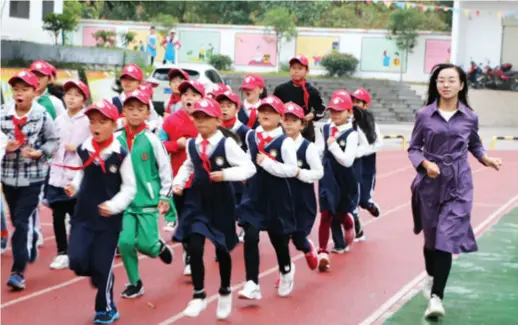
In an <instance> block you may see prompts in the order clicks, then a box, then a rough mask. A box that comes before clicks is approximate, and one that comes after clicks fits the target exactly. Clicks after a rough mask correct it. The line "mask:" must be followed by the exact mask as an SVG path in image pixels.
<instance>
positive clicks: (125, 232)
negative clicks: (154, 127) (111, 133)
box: [118, 130, 176, 285]
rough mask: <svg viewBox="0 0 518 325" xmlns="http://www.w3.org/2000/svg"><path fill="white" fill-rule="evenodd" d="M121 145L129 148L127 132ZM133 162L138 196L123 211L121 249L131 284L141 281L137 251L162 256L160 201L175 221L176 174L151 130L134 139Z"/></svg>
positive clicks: (170, 219) (122, 137) (122, 136)
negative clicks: (159, 225)
mask: <svg viewBox="0 0 518 325" xmlns="http://www.w3.org/2000/svg"><path fill="white" fill-rule="evenodd" d="M118 140H119V141H120V142H121V143H122V145H123V146H124V147H126V148H128V143H127V137H126V131H122V132H121V133H120V135H119V136H118ZM131 162H132V163H133V169H134V170H135V180H136V184H137V194H136V196H135V199H134V200H133V202H131V204H130V205H129V206H128V207H127V208H126V211H124V215H123V217H122V232H121V234H120V238H119V250H120V255H121V258H122V262H123V263H124V267H125V268H126V272H127V274H128V278H129V281H130V283H131V284H133V285H134V284H136V283H137V282H138V281H139V280H140V275H139V272H138V257H137V250H138V251H139V252H141V253H142V254H145V255H148V256H150V257H157V256H158V254H159V253H160V247H161V243H160V234H159V230H158V219H159V211H158V208H157V207H158V202H159V201H160V200H165V201H167V202H169V204H170V205H171V209H170V210H169V212H168V213H167V214H166V221H174V220H175V219H176V209H175V207H174V203H173V200H172V179H173V177H172V176H173V172H172V171H171V165H170V162H169V157H168V156H167V152H166V151H165V148H164V147H163V145H162V143H161V142H160V139H159V138H158V137H157V136H156V135H155V134H153V133H152V132H151V131H149V130H144V131H142V132H140V133H138V134H137V135H135V138H134V140H133V145H132V148H131Z"/></svg>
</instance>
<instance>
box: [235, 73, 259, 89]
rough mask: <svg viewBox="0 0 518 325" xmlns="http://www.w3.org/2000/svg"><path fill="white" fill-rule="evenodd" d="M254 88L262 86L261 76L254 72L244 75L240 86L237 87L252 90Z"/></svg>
mask: <svg viewBox="0 0 518 325" xmlns="http://www.w3.org/2000/svg"><path fill="white" fill-rule="evenodd" d="M255 88H264V79H263V77H261V76H259V75H256V74H248V75H246V76H245V79H243V83H242V84H241V87H239V89H240V90H244V89H245V90H252V89H255Z"/></svg>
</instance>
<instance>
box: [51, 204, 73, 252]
mask: <svg viewBox="0 0 518 325" xmlns="http://www.w3.org/2000/svg"><path fill="white" fill-rule="evenodd" d="M50 207H51V208H52V218H53V220H52V225H53V226H54V235H55V236H56V246H57V250H58V255H65V254H66V253H67V249H68V243H67V228H66V225H65V218H66V216H67V214H69V215H70V217H72V216H73V215H74V209H75V207H76V200H75V199H73V200H66V201H58V202H54V203H52V204H51V205H50Z"/></svg>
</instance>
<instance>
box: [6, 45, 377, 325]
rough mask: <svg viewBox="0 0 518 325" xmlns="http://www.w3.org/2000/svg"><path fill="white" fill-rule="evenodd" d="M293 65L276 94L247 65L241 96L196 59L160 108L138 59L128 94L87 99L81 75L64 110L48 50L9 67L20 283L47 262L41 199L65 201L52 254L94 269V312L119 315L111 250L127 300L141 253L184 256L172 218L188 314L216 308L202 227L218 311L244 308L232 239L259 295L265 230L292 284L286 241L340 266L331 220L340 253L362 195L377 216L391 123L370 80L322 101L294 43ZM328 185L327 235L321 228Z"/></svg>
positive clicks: (108, 319)
mask: <svg viewBox="0 0 518 325" xmlns="http://www.w3.org/2000/svg"><path fill="white" fill-rule="evenodd" d="M289 64H290V74H291V76H292V79H291V80H289V81H288V82H286V83H284V84H281V85H279V86H278V87H277V88H276V89H275V91H274V94H273V95H270V96H267V94H266V85H265V83H264V80H263V79H262V77H261V76H259V75H254V74H249V75H247V76H246V77H245V78H244V81H243V84H242V85H241V87H240V90H241V91H242V92H243V94H244V97H245V99H244V100H243V101H241V100H240V96H239V95H238V94H236V93H234V92H233V91H232V90H231V89H230V88H229V87H227V86H225V85H218V86H217V87H216V88H215V89H213V90H212V91H211V92H210V93H209V92H206V89H205V87H204V86H203V85H202V84H201V83H199V82H198V81H196V80H191V79H190V77H189V75H188V74H187V73H186V72H185V71H183V70H181V69H172V70H171V71H170V72H169V81H170V87H171V89H172V95H171V98H170V99H169V100H168V101H167V102H166V103H164V104H165V112H164V117H163V118H162V117H161V116H160V115H158V114H157V113H156V111H155V109H154V107H153V104H152V96H153V86H154V85H152V84H149V83H147V82H146V81H145V80H144V74H143V72H142V70H141V69H140V68H139V67H138V66H137V65H134V64H129V65H127V66H125V67H124V69H123V71H122V73H121V75H120V85H121V87H122V92H121V94H120V95H119V96H116V97H114V98H112V99H103V100H101V101H98V102H96V103H94V104H92V105H90V106H88V107H86V104H87V102H88V98H89V95H90V94H89V90H88V87H87V86H86V85H85V84H84V83H83V82H81V81H68V82H66V83H65V84H64V85H63V89H64V97H63V101H64V103H65V106H66V109H65V108H63V107H62V106H60V104H59V103H60V101H59V99H57V98H55V97H53V96H52V95H50V94H49V93H48V92H47V90H46V89H47V87H48V85H49V84H50V83H52V82H53V81H54V80H55V78H56V69H55V68H54V67H52V66H51V65H50V64H49V63H47V62H44V61H41V60H39V61H36V62H34V63H33V64H32V65H31V67H30V69H27V70H22V71H21V72H19V73H18V74H16V75H15V76H13V77H12V78H11V79H10V80H9V84H10V85H11V87H12V89H13V101H12V102H10V103H8V104H6V105H3V106H2V108H1V111H0V127H1V131H2V134H1V136H2V137H3V139H5V141H4V142H5V150H4V149H2V150H1V151H2V152H4V151H5V157H4V159H3V162H2V185H3V192H4V196H5V199H6V202H7V205H8V207H9V212H10V216H11V220H12V225H13V227H14V233H13V235H12V253H13V266H12V270H11V276H10V277H9V279H8V283H7V284H8V286H10V287H12V288H13V289H14V290H23V289H25V287H26V284H25V277H24V273H25V268H26V264H27V263H33V262H34V261H36V258H37V255H38V244H37V242H38V239H41V234H40V233H41V232H39V231H38V222H37V220H36V219H37V216H38V215H37V211H38V206H39V204H40V202H41V201H42V198H44V201H45V202H46V204H47V205H48V206H49V207H50V208H51V209H52V212H53V225H54V233H55V239H56V245H57V256H56V258H55V259H54V260H53V261H52V263H51V265H50V267H51V268H52V269H64V268H70V269H71V270H73V271H74V272H75V273H76V274H77V275H78V276H87V277H90V279H91V283H92V285H93V286H94V287H95V288H96V289H97V295H96V299H95V316H94V322H95V323H98V324H110V323H112V322H114V321H115V320H116V319H118V318H119V312H118V310H117V307H116V305H115V303H114V300H113V283H114V275H113V260H114V258H115V255H117V254H120V257H121V258H122V261H123V263H124V267H125V269H126V272H127V275H128V279H129V283H128V284H127V286H126V288H125V290H124V291H123V292H122V293H121V296H122V297H124V298H136V297H138V296H140V295H142V294H143V293H144V286H143V281H142V279H141V277H140V274H139V271H138V255H137V254H138V252H140V253H142V254H144V255H147V256H150V257H153V258H155V257H159V258H160V259H161V260H162V261H163V262H164V263H166V264H170V263H172V261H173V252H172V250H171V248H170V247H169V246H168V245H167V242H166V241H165V240H163V239H162V238H161V237H160V233H159V219H160V217H164V218H165V221H166V226H165V230H168V231H172V232H173V233H174V234H173V237H172V239H173V241H176V242H180V243H182V244H183V249H184V253H183V262H184V265H185V267H184V274H185V275H187V276H190V277H191V278H192V284H193V287H194V293H193V296H192V299H191V301H190V302H189V303H188V305H187V307H186V309H185V310H184V314H185V315H186V316H190V317H196V316H198V315H199V314H200V313H201V312H202V311H203V310H204V309H205V308H206V306H207V294H206V292H205V287H204V278H205V270H204V265H203V254H204V246H205V241H206V239H208V240H209V241H210V242H212V243H213V244H214V246H215V252H216V260H217V261H218V263H219V271H220V279H221V284H220V289H219V299H218V306H217V318H218V319H226V318H228V317H229V315H230V314H231V311H232V294H231V272H232V260H231V252H232V250H233V249H234V248H235V247H236V245H237V244H238V243H239V241H240V240H241V241H242V242H243V245H244V260H245V270H246V275H245V276H246V283H245V285H244V287H243V288H242V290H240V291H239V292H238V297H239V298H240V299H261V290H260V286H259V263H260V262H259V260H260V254H259V238H260V232H262V231H265V232H267V233H268V236H269V238H270V241H271V243H272V246H273V248H274V250H275V253H276V256H277V261H278V267H279V279H278V280H277V282H276V284H275V285H276V286H277V287H278V294H279V295H280V296H288V295H290V294H291V292H292V290H293V287H294V279H295V265H294V263H292V260H291V257H290V251H289V242H290V240H291V241H292V242H293V244H294V246H295V247H296V248H297V250H299V251H301V252H303V253H304V255H305V258H306V261H307V264H308V267H309V268H310V269H311V270H316V269H317V268H318V269H319V270H320V271H329V270H330V258H329V251H328V241H329V237H330V235H331V230H332V232H333V240H334V242H335V247H334V248H333V252H336V253H343V252H345V251H347V250H349V248H350V247H351V244H352V243H353V242H354V241H360V240H364V239H365V235H364V232H363V229H362V227H361V224H360V220H359V217H358V207H361V208H364V209H366V210H368V211H369V212H370V213H371V214H372V215H373V216H375V217H378V216H379V215H380V209H379V207H378V205H377V204H376V203H375V202H374V201H373V200H372V192H373V189H374V186H375V171H376V151H377V150H378V149H379V148H380V147H381V145H382V140H381V139H382V137H381V135H380V132H379V128H378V126H377V125H376V124H375V122H374V118H373V116H372V114H371V113H370V112H369V111H368V110H367V108H368V106H369V104H370V102H371V96H370V94H369V92H368V91H367V90H365V89H362V88H360V89H357V90H356V91H354V92H353V93H352V94H349V93H348V92H347V91H346V90H345V89H343V90H337V91H335V92H334V93H333V95H332V96H331V98H330V100H329V103H328V105H327V106H324V105H323V103H322V99H321V97H320V94H319V93H318V91H317V90H316V89H315V88H314V87H312V86H311V84H309V83H307V82H306V74H307V73H308V71H309V63H308V60H307V58H305V57H304V56H301V55H298V56H296V57H294V58H292V59H291V60H290V61H289ZM326 109H327V110H328V111H329V116H330V121H329V122H327V123H325V124H324V126H323V128H322V134H323V137H324V149H323V152H320V151H319V150H318V149H317V146H316V145H315V144H314V142H315V129H314V125H313V121H317V120H319V119H321V118H323V117H324V113H325V110H326ZM0 149H1V148H0ZM173 175H174V177H173ZM317 182H318V187H316V185H317ZM317 199H318V202H319V207H320V215H321V217H320V225H319V229H318V248H317V247H316V246H315V245H314V244H313V242H312V241H311V240H310V239H309V235H310V233H311V230H312V228H313V224H314V222H315V220H316V216H317V214H318V212H317ZM66 215H69V216H70V217H71V218H70V224H71V228H70V231H69V235H68V236H67V227H66V222H65V220H66ZM177 215H178V220H177V218H176V217H177ZM237 226H239V228H240V229H238V227H237ZM5 229H7V228H5Z"/></svg>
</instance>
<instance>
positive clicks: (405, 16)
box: [387, 9, 421, 82]
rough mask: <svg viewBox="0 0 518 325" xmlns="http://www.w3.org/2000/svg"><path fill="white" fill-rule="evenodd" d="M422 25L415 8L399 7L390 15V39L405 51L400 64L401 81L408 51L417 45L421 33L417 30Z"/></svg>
mask: <svg viewBox="0 0 518 325" xmlns="http://www.w3.org/2000/svg"><path fill="white" fill-rule="evenodd" d="M420 26H421V15H420V14H419V13H418V12H417V11H415V10H413V9H397V10H395V11H393V12H392V13H391V14H390V16H389V23H388V25H387V29H388V30H389V31H390V34H389V35H388V36H387V38H388V39H390V40H394V41H395V42H396V46H397V48H398V49H399V50H400V51H401V52H403V53H404V57H402V58H403V59H404V60H405V62H403V60H402V61H401V64H400V67H401V69H400V75H399V81H400V82H402V81H403V64H406V60H407V58H408V53H412V51H413V49H414V47H415V46H416V45H417V40H418V37H419V33H418V32H417V30H418V29H419V27H420Z"/></svg>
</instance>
